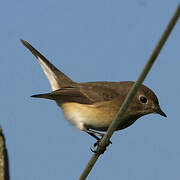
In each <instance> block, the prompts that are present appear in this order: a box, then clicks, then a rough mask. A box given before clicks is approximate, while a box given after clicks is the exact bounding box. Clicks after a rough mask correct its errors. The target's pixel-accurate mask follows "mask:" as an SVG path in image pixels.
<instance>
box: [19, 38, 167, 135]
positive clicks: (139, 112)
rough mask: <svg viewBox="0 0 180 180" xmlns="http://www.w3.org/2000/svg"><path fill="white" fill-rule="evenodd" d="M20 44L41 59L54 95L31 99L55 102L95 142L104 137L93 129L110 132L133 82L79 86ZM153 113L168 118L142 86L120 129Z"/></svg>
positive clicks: (148, 90)
mask: <svg viewBox="0 0 180 180" xmlns="http://www.w3.org/2000/svg"><path fill="white" fill-rule="evenodd" d="M21 42H22V43H23V45H24V46H26V47H27V48H28V49H29V50H30V51H31V52H32V53H33V55H34V56H35V57H36V58H37V59H38V61H39V62H40V65H41V66H42V68H43V70H44V72H45V74H46V76H47V78H48V79H49V82H50V84H51V87H52V90H53V91H52V92H51V93H47V94H37V95H33V96H32V97H36V98H46V99H50V100H55V101H56V103H57V104H58V105H59V106H60V107H61V109H62V110H63V113H64V115H65V117H66V118H67V119H68V120H69V121H70V122H71V123H72V124H73V125H75V126H76V127H77V128H78V129H80V130H83V131H86V132H87V133H88V134H90V135H92V136H93V137H95V138H96V139H97V137H96V135H102V134H101V133H98V132H95V131H93V130H98V131H106V130H107V129H108V127H109V125H110V124H111V122H112V120H113V119H114V118H115V116H116V114H117V112H118V111H119V109H120V107H121V105H122V103H123V101H124V100H125V98H126V96H127V94H128V92H129V90H130V88H131V87H132V85H133V83H134V82H131V81H124V82H105V81H102V82H85V83H76V82H74V81H72V80H71V79H70V78H69V77H67V76H66V75H65V74H64V73H62V72H61V71H60V70H58V69H57V68H56V67H55V66H54V65H52V64H51V63H50V62H49V61H48V60H47V59H46V58H45V57H44V56H43V55H41V54H40V53H39V52H38V51H37V50H36V49H35V48H34V47H32V46H31V45H30V44H29V43H28V42H26V41H24V40H21ZM150 113H158V114H160V115H162V116H164V117H166V114H165V113H164V112H163V111H162V110H161V108H160V106H159V102H158V98H157V96H156V95H155V93H154V92H153V91H152V90H151V89H149V88H148V87H146V86H144V85H141V86H140V88H139V90H138V92H137V93H136V95H135V97H134V99H133V100H132V102H131V104H130V106H129V108H128V109H127V111H126V113H125V115H124V117H123V121H122V122H121V123H120V124H119V126H118V128H117V130H120V129H124V128H126V127H128V126H130V125H131V124H133V123H134V122H135V121H136V120H137V119H138V118H140V117H141V116H143V115H146V114H150Z"/></svg>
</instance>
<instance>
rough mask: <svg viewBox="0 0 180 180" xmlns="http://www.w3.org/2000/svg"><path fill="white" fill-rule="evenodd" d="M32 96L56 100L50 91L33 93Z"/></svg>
mask: <svg viewBox="0 0 180 180" xmlns="http://www.w3.org/2000/svg"><path fill="white" fill-rule="evenodd" d="M31 97H34V98H44V99H51V100H54V98H53V97H52V95H51V94H50V93H47V94H35V95H32V96H31Z"/></svg>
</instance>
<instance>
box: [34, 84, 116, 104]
mask: <svg viewBox="0 0 180 180" xmlns="http://www.w3.org/2000/svg"><path fill="white" fill-rule="evenodd" d="M118 96H119V93H117V92H116V91H115V90H114V89H112V88H111V87H110V86H109V87H107V86H105V85H102V84H101V83H100V84H99V83H95V84H94V83H93V84H91V83H89V84H88V83H77V84H75V85H74V86H71V87H65V88H61V89H59V90H56V91H53V92H51V93H49V94H38V95H34V96H32V97H37V98H47V99H52V100H58V101H60V102H61V103H64V102H77V103H81V104H93V103H97V102H101V101H109V100H112V99H114V98H116V97H118Z"/></svg>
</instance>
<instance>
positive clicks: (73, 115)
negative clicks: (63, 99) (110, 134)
mask: <svg viewBox="0 0 180 180" xmlns="http://www.w3.org/2000/svg"><path fill="white" fill-rule="evenodd" d="M61 108H62V110H63V113H64V116H65V117H66V119H67V120H69V121H70V123H71V124H73V125H75V126H76V127H77V128H78V129H80V130H85V129H94V130H99V131H106V130H107V129H108V127H109V125H110V124H111V122H112V120H113V119H114V117H115V115H116V113H115V112H114V111H111V112H110V111H109V112H107V109H102V108H98V107H97V106H96V105H85V104H79V103H64V104H62V105H61Z"/></svg>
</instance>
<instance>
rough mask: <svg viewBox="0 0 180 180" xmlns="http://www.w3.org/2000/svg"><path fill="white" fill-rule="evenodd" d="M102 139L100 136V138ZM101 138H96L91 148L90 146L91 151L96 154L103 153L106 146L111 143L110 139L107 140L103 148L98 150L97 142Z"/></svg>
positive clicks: (98, 142)
mask: <svg viewBox="0 0 180 180" xmlns="http://www.w3.org/2000/svg"><path fill="white" fill-rule="evenodd" d="M101 139H102V138H101ZM101 139H99V140H97V141H96V142H95V143H94V145H93V148H90V149H91V151H92V152H94V153H96V154H103V153H104V152H105V151H106V148H107V147H108V146H109V145H110V144H112V142H111V141H109V142H108V143H107V144H106V146H105V147H104V148H101V150H98V147H99V144H100V142H101Z"/></svg>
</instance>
